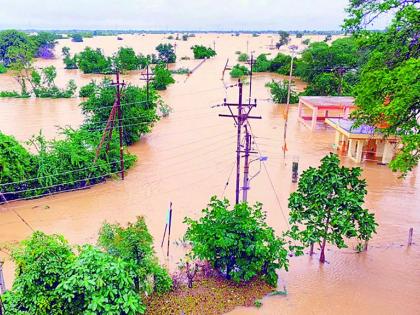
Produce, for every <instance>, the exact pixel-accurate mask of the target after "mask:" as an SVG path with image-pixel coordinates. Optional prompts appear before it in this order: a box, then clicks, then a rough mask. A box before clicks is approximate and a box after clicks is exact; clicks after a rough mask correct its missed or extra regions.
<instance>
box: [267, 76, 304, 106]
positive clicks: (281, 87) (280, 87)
mask: <svg viewBox="0 0 420 315" xmlns="http://www.w3.org/2000/svg"><path fill="white" fill-rule="evenodd" d="M265 86H266V87H267V88H269V89H270V92H271V97H272V98H273V100H274V102H276V103H279V104H285V103H287V94H288V90H289V82H286V81H278V82H276V81H274V80H272V81H271V82H269V83H267V84H266V85H265ZM296 103H299V96H298V95H297V93H296V92H295V91H293V90H291V91H290V104H296Z"/></svg>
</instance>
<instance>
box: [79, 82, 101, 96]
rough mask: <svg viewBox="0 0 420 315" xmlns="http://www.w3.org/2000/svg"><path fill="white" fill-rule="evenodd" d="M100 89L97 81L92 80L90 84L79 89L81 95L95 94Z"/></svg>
mask: <svg viewBox="0 0 420 315" xmlns="http://www.w3.org/2000/svg"><path fill="white" fill-rule="evenodd" d="M97 89H98V86H97V85H96V82H95V81H93V80H92V81H90V82H89V83H88V84H86V85H84V86H82V87H81V88H80V90H79V97H90V96H93V95H94V94H95V93H96V91H97Z"/></svg>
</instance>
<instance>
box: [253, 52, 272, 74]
mask: <svg viewBox="0 0 420 315" xmlns="http://www.w3.org/2000/svg"><path fill="white" fill-rule="evenodd" d="M270 66H271V62H270V61H269V60H268V59H267V55H266V54H261V55H259V56H258V57H257V59H256V60H255V65H254V66H253V67H252V69H253V71H255V72H266V71H269V70H270Z"/></svg>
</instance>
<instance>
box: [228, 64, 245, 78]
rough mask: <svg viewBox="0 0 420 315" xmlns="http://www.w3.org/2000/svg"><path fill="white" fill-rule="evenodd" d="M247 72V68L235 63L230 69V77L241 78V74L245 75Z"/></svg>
mask: <svg viewBox="0 0 420 315" xmlns="http://www.w3.org/2000/svg"><path fill="white" fill-rule="evenodd" d="M248 74H249V70H248V68H247V67H245V66H242V65H239V64H237V65H235V66H234V67H233V68H232V70H231V71H230V76H231V77H232V78H242V77H243V76H246V75H248Z"/></svg>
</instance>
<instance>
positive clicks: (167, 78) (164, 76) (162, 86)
mask: <svg viewBox="0 0 420 315" xmlns="http://www.w3.org/2000/svg"><path fill="white" fill-rule="evenodd" d="M153 73H154V75H155V77H154V80H153V86H154V88H155V89H156V90H166V88H167V86H168V85H170V84H173V83H175V79H174V78H173V77H172V73H171V71H169V70H168V69H167V68H166V65H165V64H163V63H160V64H157V65H156V66H155V67H154V68H153Z"/></svg>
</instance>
